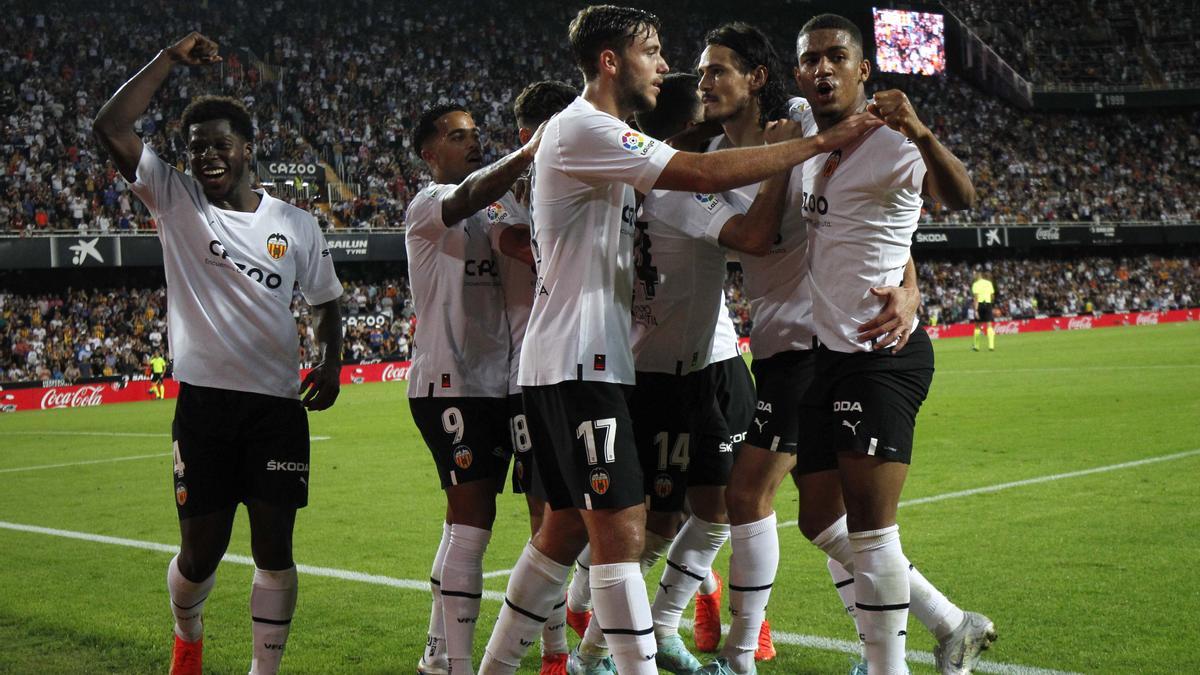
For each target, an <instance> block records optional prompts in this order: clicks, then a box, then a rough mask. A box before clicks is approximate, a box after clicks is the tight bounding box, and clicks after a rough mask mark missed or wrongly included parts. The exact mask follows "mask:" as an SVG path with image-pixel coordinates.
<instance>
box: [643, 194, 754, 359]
mask: <svg viewBox="0 0 1200 675" xmlns="http://www.w3.org/2000/svg"><path fill="white" fill-rule="evenodd" d="M741 213H743V211H742V210H740V209H737V208H734V207H733V206H731V205H730V204H729V203H728V202H727V201H726V200H725V199H724V198H722V197H721V196H719V195H714V194H699V193H692V192H676V191H670V190H654V191H653V192H651V193H650V194H648V195H646V199H645V200H644V201H643V202H642V215H641V217H640V218H639V219H638V223H637V227H638V232H637V238H636V240H635V243H634V255H633V258H634V267H635V273H636V277H635V279H634V287H633V288H634V297H633V336H632V339H633V355H634V361H635V365H636V368H637V370H638V371H639V372H649V373H668V374H672V375H686V374H687V373H690V372H692V371H696V370H701V369H703V368H704V367H706V366H707V365H708V364H709V363H711V362H712V359H713V356H714V352H716V354H717V355H720V354H724V351H720V348H721V347H725V349H727V348H728V339H727V336H725V337H726V339H725V340H723V343H724V344H723V345H718V344H717V343H716V342H715V341H714V331H715V329H716V328H717V323H718V319H719V318H721V317H724V319H725V321H726V322H728V323H729V330H730V331H731V332H732V331H733V322H732V321H730V319H729V312H728V311H727V310H726V309H725V304H724V301H725V289H724V286H725V252H724V250H722V249H721V247H720V245H719V244H718V243H717V242H718V239H719V237H720V235H721V228H722V227H724V225H725V223H727V222H729V219H730V218H732V217H734V216H735V215H739V214H741ZM736 353H737V342H736V338H735V339H734V354H735V355H736ZM725 358H728V356H726V357H725ZM721 360H723V359H721Z"/></svg>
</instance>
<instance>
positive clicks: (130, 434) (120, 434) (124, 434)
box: [0, 431, 331, 441]
mask: <svg viewBox="0 0 1200 675" xmlns="http://www.w3.org/2000/svg"><path fill="white" fill-rule="evenodd" d="M4 436H109V437H114V438H170V437H171V434H151V433H145V432H136V431H0V437H4ZM330 438H331V437H330V436H309V440H311V441H327V440H329V439H330Z"/></svg>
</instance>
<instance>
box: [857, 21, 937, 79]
mask: <svg viewBox="0 0 1200 675" xmlns="http://www.w3.org/2000/svg"><path fill="white" fill-rule="evenodd" d="M871 11H872V13H873V14H874V16H875V65H876V66H878V67H879V70H881V71H882V72H885V73H899V74H901V75H937V74H939V73H941V72H943V71H944V70H946V21H945V17H943V16H942V15H941V14H931V13H926V12H910V11H907V10H903V9H880V8H878V7H873V8H872V9H871Z"/></svg>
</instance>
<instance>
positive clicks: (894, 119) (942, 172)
mask: <svg viewBox="0 0 1200 675" xmlns="http://www.w3.org/2000/svg"><path fill="white" fill-rule="evenodd" d="M867 111H868V112H870V113H873V114H875V115H878V116H879V118H880V119H882V120H883V121H884V122H885V123H886V124H887V125H888V126H889V127H891V128H892V129H895V130H896V131H899V132H900V133H902V134H904V136H905V137H906V138H908V140H910V141H912V142H913V144H915V145H916V146H917V150H919V151H920V152H921V159H923V160H925V170H926V173H925V184H924V185H923V186H921V192H922V193H924V194H927V195H929V196H931V197H933V198H934V199H936V200H938V201H939V202H941V203H942V204H945V205H946V206H947V207H948V208H951V209H954V210H955V211H961V210H963V209H969V208H971V207H972V206H973V205H974V204H975V186H974V185H972V184H971V176H970V174H968V173H967V167H965V166H963V163H962V162H961V161H960V160H959V159H958V158H957V157H955V156H954V153H953V152H950V150H949V149H947V148H946V146H944V145H942V142H941V141H939V140H938V139H937V136H934V135H933V132H932V131H930V130H929V127H927V126H925V124H924V123H923V122H921V118H919V117H917V111H916V110H914V109H913V107H912V103H911V102H909V100H908V96H906V95H905V94H904V92H902V91H900V90H898V89H889V90H887V91H880V92H876V94H875V97H874V102H873V103H871V104H870V105H868V106H867Z"/></svg>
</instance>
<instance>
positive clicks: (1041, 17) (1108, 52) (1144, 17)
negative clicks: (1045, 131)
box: [943, 0, 1200, 88]
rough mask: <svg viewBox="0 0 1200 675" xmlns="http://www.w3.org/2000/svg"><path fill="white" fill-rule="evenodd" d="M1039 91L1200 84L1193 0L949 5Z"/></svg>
mask: <svg viewBox="0 0 1200 675" xmlns="http://www.w3.org/2000/svg"><path fill="white" fill-rule="evenodd" d="M943 4H944V5H945V6H946V7H947V8H948V9H949V10H950V11H951V12H952V13H954V14H955V15H956V16H957V17H958V18H960V19H962V21H963V22H964V23H966V24H967V26H968V27H970V28H971V30H972V31H973V32H975V33H976V34H977V35H979V37H980V38H982V39H983V40H984V42H986V43H987V44H988V45H989V46H990V47H992V48H993V49H994V50H996V53H997V54H998V55H999V56H1000V57H1001V58H1002V59H1004V61H1005V62H1006V63H1008V64H1009V65H1010V66H1012V67H1013V69H1014V70H1016V71H1017V72H1018V73H1020V74H1021V75H1023V76H1024V77H1026V78H1027V79H1029V80H1030V81H1031V82H1033V83H1034V84H1035V85H1037V86H1040V87H1042V86H1044V87H1051V88H1054V87H1061V86H1063V85H1067V86H1069V85H1103V86H1114V85H1117V86H1142V85H1146V86H1155V85H1159V86H1161V85H1179V84H1184V83H1188V84H1192V85H1197V84H1200V57H1197V53H1198V50H1197V47H1200V42H1198V41H1197V38H1196V21H1197V15H1196V5H1195V3H1194V2H1192V1H1191V0H1164V1H1162V2H1146V3H1137V2H1132V1H1131V0H1020V1H1019V2H994V1H992V0H945V2H944V3H943Z"/></svg>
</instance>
